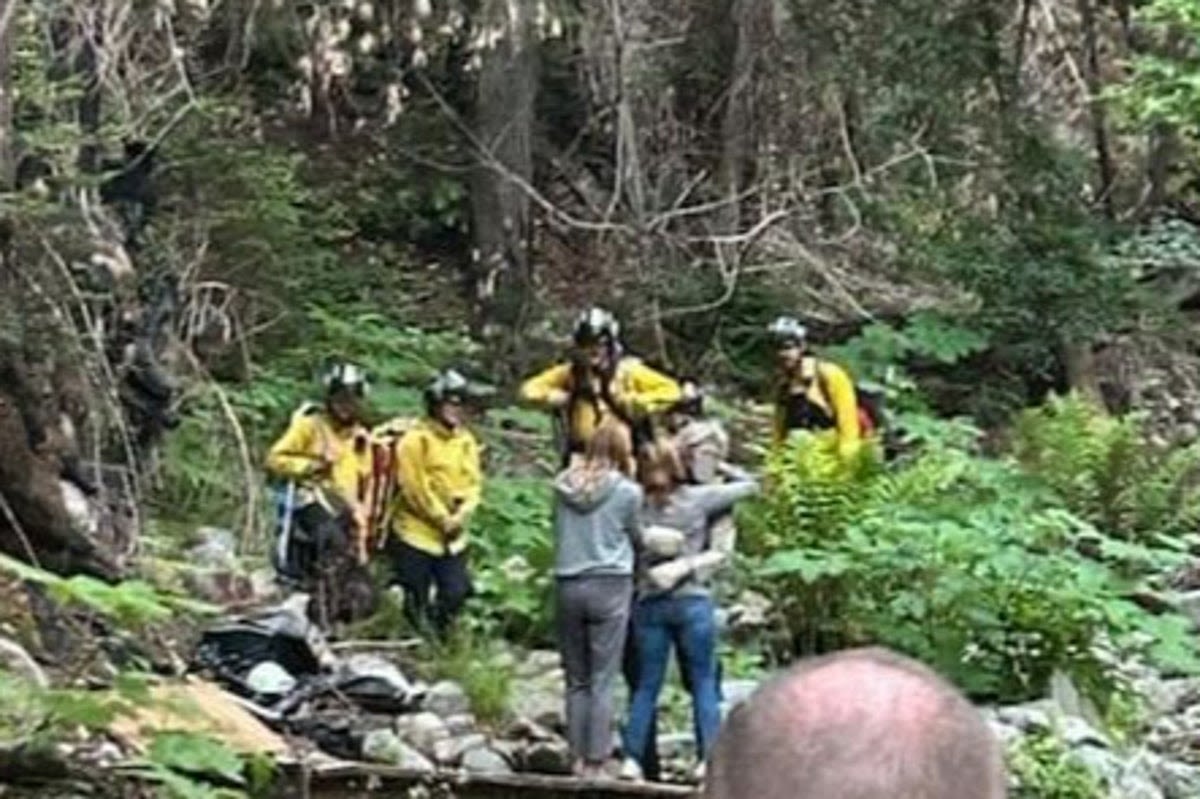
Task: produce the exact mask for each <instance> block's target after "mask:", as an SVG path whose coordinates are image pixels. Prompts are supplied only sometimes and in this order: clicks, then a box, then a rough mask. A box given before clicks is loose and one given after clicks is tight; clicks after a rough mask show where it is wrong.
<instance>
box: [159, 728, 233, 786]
mask: <svg viewBox="0 0 1200 799" xmlns="http://www.w3.org/2000/svg"><path fill="white" fill-rule="evenodd" d="M140 771H141V773H142V776H143V777H145V778H146V779H149V780H150V781H152V782H158V783H159V784H161V785H162V786H163V788H164V789H166V791H167V792H168V794H169V795H170V796H173V797H175V798H176V799H239V797H245V796H246V793H245V792H244V791H242V790H235V789H232V788H213V787H210V786H209V785H207V784H205V783H204V782H202V781H200V780H199V779H198V777H200V776H201V775H204V776H209V777H212V778H214V779H217V780H220V781H221V782H223V783H226V784H231V785H236V786H244V785H245V783H246V780H245V778H244V776H243V771H244V764H243V763H242V759H241V758H240V757H238V755H237V754H236V753H235V752H233V751H232V750H231V749H229V748H228V747H226V746H225V745H224V744H222V743H221V742H220V741H217V740H215V739H213V738H212V737H210V736H207V735H197V734H195V733H187V732H161V733H159V734H157V735H156V736H155V737H154V740H153V741H152V742H151V744H150V751H149V752H148V756H147V761H146V763H145V764H144V765H143V766H142V767H141V769H140Z"/></svg>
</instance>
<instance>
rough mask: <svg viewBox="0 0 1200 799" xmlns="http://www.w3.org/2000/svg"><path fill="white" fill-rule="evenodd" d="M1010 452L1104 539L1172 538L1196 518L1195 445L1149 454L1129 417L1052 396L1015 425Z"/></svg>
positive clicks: (1198, 467) (1198, 464)
mask: <svg viewBox="0 0 1200 799" xmlns="http://www.w3.org/2000/svg"><path fill="white" fill-rule="evenodd" d="M1014 454H1015V455H1016V457H1017V459H1018V460H1019V461H1020V463H1021V465H1022V466H1023V467H1024V469H1025V470H1026V471H1027V472H1028V473H1029V474H1030V475H1032V476H1034V477H1036V478H1037V479H1039V480H1041V481H1042V482H1044V483H1045V484H1046V485H1048V486H1049V487H1050V488H1051V489H1052V490H1053V491H1054V492H1055V493H1056V494H1057V496H1058V497H1059V498H1060V499H1061V500H1062V502H1063V503H1064V504H1065V505H1066V506H1067V507H1068V508H1070V509H1071V510H1072V511H1073V512H1074V513H1076V514H1078V515H1079V516H1081V517H1083V518H1085V519H1087V520H1088V521H1090V522H1092V523H1093V524H1095V525H1097V526H1098V527H1100V528H1101V529H1102V530H1104V531H1105V532H1107V533H1108V534H1110V535H1114V536H1117V537H1120V538H1127V539H1146V538H1148V537H1152V536H1156V535H1160V534H1166V535H1180V534H1183V533H1185V532H1187V531H1189V530H1191V529H1193V528H1194V526H1195V524H1196V522H1197V521H1198V520H1200V493H1198V491H1197V480H1198V478H1200V446H1192V447H1188V448H1185V449H1180V450H1176V451H1174V452H1172V453H1170V454H1164V453H1161V452H1159V451H1157V450H1156V449H1155V448H1154V447H1153V446H1152V445H1151V444H1150V443H1149V442H1148V441H1147V440H1146V437H1145V436H1144V434H1143V432H1142V430H1141V429H1140V425H1139V420H1138V419H1137V418H1136V417H1125V418H1116V417H1112V416H1109V415H1108V414H1106V413H1105V412H1104V411H1103V410H1102V409H1101V408H1099V407H1097V406H1096V405H1095V404H1093V403H1091V402H1089V401H1087V400H1085V399H1083V398H1081V397H1079V396H1077V395H1068V396H1066V397H1053V398H1051V399H1050V401H1049V402H1047V403H1046V405H1045V406H1043V407H1042V408H1038V409H1034V410H1029V411H1026V412H1025V413H1024V414H1022V415H1021V417H1020V418H1019V420H1018V422H1017V425H1016V439H1015V445H1014Z"/></svg>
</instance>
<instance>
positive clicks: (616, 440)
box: [584, 417, 634, 477]
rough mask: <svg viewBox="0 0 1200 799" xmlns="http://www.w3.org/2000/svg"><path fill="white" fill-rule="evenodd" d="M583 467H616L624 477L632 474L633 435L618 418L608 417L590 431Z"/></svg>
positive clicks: (594, 468)
mask: <svg viewBox="0 0 1200 799" xmlns="http://www.w3.org/2000/svg"><path fill="white" fill-rule="evenodd" d="M584 467H585V468H587V469H589V470H594V471H602V470H604V469H616V470H618V471H619V472H621V473H622V474H624V475H625V476H626V477H630V476H632V475H633V470H634V460H633V435H632V434H631V433H630V431H629V428H628V427H627V426H626V425H625V424H624V423H623V422H621V421H620V420H618V419H614V418H612V417H609V418H607V419H605V420H604V421H602V422H601V423H600V426H599V427H597V428H596V430H595V432H593V433H592V440H591V441H589V442H588V446H587V452H586V454H585V455H584Z"/></svg>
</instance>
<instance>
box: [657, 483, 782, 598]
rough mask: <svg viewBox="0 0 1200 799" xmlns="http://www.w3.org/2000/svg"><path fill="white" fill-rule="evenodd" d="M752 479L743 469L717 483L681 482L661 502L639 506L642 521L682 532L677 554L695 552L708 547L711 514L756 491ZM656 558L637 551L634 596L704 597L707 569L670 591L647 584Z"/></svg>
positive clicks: (713, 515)
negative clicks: (635, 591)
mask: <svg viewBox="0 0 1200 799" xmlns="http://www.w3.org/2000/svg"><path fill="white" fill-rule="evenodd" d="M758 490H759V485H758V482H757V481H756V480H754V479H753V478H751V477H750V476H749V475H747V474H745V473H744V472H743V473H741V474H739V475H738V476H737V479H735V480H734V481H733V482H729V483H721V484H717V485H681V486H679V487H678V488H676V489H675V491H674V492H672V494H671V495H670V496H669V497H668V498H667V502H666V504H664V505H661V506H659V505H655V504H653V503H650V502H647V503H645V505H644V506H643V507H642V522H643V523H644V524H645V525H646V526H647V527H649V526H651V525H661V526H663V527H673V528H675V529H676V530H680V531H681V532H683V534H684V541H683V551H682V552H680V554H679V557H685V558H686V557H690V556H692V555H699V554H700V553H702V552H704V551H705V550H707V549H708V544H709V540H708V539H709V524H710V522H711V521H712V519H713V518H714V517H717V516H720V515H722V514H725V513H728V512H729V511H730V510H731V509H732V508H733V506H734V503H736V502H737V501H738V500H741V499H745V498H746V497H749V496H752V495H754V494H756V493H758ZM658 562H661V561H658V560H656V559H655V558H654V557H653V556H652V555H650V553H648V552H646V551H645V550H641V551H639V553H638V581H637V595H638V598H639V599H644V598H647V597H652V596H657V595H662V594H664V593H671V594H674V595H675V596H708V595H709V593H710V592H711V588H710V585H709V574H708V573H707V572H708V570H701V571H698V572H694V573H693V574H691V575H690V576H689V577H688V578H687V579H686V580H684V581H683V582H682V583H680V584H679V585H678V586H676V587H675V588H674V589H673V590H671V591H668V592H664V591H661V590H659V589H656V588H655V587H654V586H653V585H651V583H650V581H649V580H648V579H647V577H646V572H647V571H648V570H649V569H650V567H652V566H655V565H657V563H658Z"/></svg>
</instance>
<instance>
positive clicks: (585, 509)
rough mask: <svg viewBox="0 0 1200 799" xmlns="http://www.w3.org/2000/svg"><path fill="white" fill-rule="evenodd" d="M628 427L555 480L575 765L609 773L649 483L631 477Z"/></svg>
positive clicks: (582, 771) (560, 622) (590, 773)
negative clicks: (616, 684) (616, 687)
mask: <svg viewBox="0 0 1200 799" xmlns="http://www.w3.org/2000/svg"><path fill="white" fill-rule="evenodd" d="M632 467H633V458H632V444H631V441H630V436H629V431H628V430H627V429H626V428H625V426H624V425H622V424H621V423H620V422H617V421H615V420H613V421H608V422H605V423H603V424H602V425H601V426H600V427H599V428H598V429H597V430H596V432H595V434H594V435H593V436H592V440H591V442H590V443H589V445H588V451H587V454H586V456H585V457H584V459H583V460H582V461H579V462H578V463H576V464H574V465H572V466H571V467H569V468H568V469H567V470H566V471H564V472H562V473H561V474H560V475H559V476H558V477H557V478H556V479H555V481H554V489H555V491H554V493H555V502H554V536H555V556H554V574H555V578H556V588H557V592H556V614H557V633H558V648H559V651H560V653H561V654H562V660H563V670H564V671H565V672H566V679H567V708H566V710H567V740H568V741H569V743H570V744H571V753H572V755H573V756H574V758H575V772H576V773H577V774H579V775H580V776H584V777H596V776H600V774H601V773H602V770H603V767H604V763H605V761H606V760H607V759H608V756H609V754H610V753H611V750H612V719H613V697H612V692H613V680H614V678H615V677H616V674H617V671H618V669H619V668H620V666H621V655H622V652H623V649H624V646H625V634H626V629H627V627H628V622H629V612H630V606H631V602H632V597H633V567H634V547H635V543H636V542H637V541H638V540H639V538H640V535H641V522H640V514H641V508H642V499H643V494H642V489H641V487H640V486H639V485H638V484H637V483H636V482H634V481H633V480H632V479H630V477H629V475H630V473H631V472H632Z"/></svg>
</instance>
